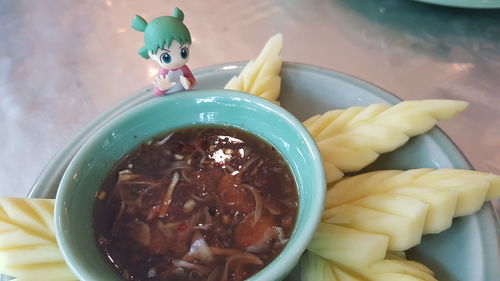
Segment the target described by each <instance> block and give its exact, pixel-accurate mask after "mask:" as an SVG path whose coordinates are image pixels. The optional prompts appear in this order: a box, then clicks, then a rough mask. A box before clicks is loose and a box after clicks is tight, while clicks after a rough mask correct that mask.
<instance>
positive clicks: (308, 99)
mask: <svg viewBox="0 0 500 281" xmlns="http://www.w3.org/2000/svg"><path fill="white" fill-rule="evenodd" d="M242 66H243V63H236V64H224V65H218V66H212V67H207V68H203V69H199V70H197V71H195V75H196V77H197V79H198V88H222V87H223V86H224V84H225V83H226V82H227V81H228V80H229V79H230V78H231V77H232V76H234V75H237V74H238V73H239V72H240V71H241V69H242ZM282 77H283V82H282V91H281V92H282V93H281V98H280V100H281V104H282V106H283V107H284V108H286V109H287V110H289V111H290V112H291V113H293V114H294V115H295V116H296V117H297V118H298V119H299V120H305V119H306V118H308V117H309V116H311V115H313V114H317V113H322V112H325V111H327V110H331V109H336V108H346V107H349V106H353V105H368V104H371V103H377V102H385V103H397V102H398V101H399V99H398V98H397V97H395V96H393V95H391V94H389V93H387V92H386V91H384V90H382V89H380V88H377V87H375V86H372V85H370V84H368V83H366V82H363V81H361V80H358V79H355V78H352V77H350V76H347V75H344V74H340V73H338V72H334V71H331V70H327V69H322V68H318V67H314V66H308V65H302V64H292V63H286V64H284V66H283V71H282ZM151 96H152V93H151V90H150V89H144V90H141V91H139V92H138V93H136V94H134V95H132V96H130V97H128V98H126V99H125V100H124V101H122V102H121V103H119V104H117V105H115V106H114V107H113V108H111V109H109V110H108V111H106V112H105V113H103V114H102V115H100V116H99V117H97V118H96V119H95V120H94V121H93V122H92V123H91V124H89V125H88V126H87V127H86V128H84V129H83V130H81V131H80V133H79V134H78V135H77V136H75V137H74V139H73V140H72V141H71V142H70V143H69V144H68V145H67V146H66V147H65V148H64V149H63V150H62V151H61V152H60V153H59V154H58V155H56V156H55V157H54V158H53V159H52V160H51V161H50V163H49V164H48V165H47V167H46V168H45V169H44V171H43V172H42V173H41V175H40V176H39V178H38V179H37V181H36V182H35V184H34V186H33V188H32V190H31V192H30V194H29V196H30V197H45V198H54V196H55V194H56V191H57V187H58V185H59V181H60V179H61V176H62V174H63V172H64V170H65V169H66V167H67V165H68V163H69V161H70V160H71V159H72V157H73V156H74V154H75V153H76V152H77V151H78V149H79V147H80V146H81V145H82V143H83V142H84V141H85V140H86V139H87V138H88V136H90V135H92V133H93V132H95V131H96V130H98V129H99V128H100V127H102V126H103V124H105V123H106V122H107V121H109V120H110V119H112V118H113V117H114V116H116V115H117V114H119V113H121V112H123V111H125V110H127V109H129V108H131V107H133V106H135V105H137V104H139V103H142V102H144V101H145V100H147V99H150V98H151ZM304 105H307V106H304ZM450 122H453V120H452V121H450ZM422 167H427V168H462V169H469V168H471V166H470V164H469V163H468V161H467V160H466V159H465V157H464V156H463V155H462V154H461V152H460V151H459V150H458V149H457V147H456V146H455V145H454V144H453V142H452V141H451V140H450V139H448V137H447V136H446V135H445V134H444V133H443V132H442V131H441V130H439V129H437V128H435V129H433V130H431V131H430V132H429V133H427V134H425V135H422V136H419V137H416V138H413V139H411V140H410V142H408V143H407V144H406V145H405V146H404V147H402V148H400V149H398V150H396V151H394V152H392V153H388V154H385V155H383V156H382V157H380V158H379V160H377V162H376V163H374V164H373V165H371V166H370V167H368V169H369V170H376V169H389V168H393V169H411V168H422ZM408 256H409V258H411V259H415V260H417V261H420V262H423V263H424V264H426V265H427V266H428V267H430V268H431V269H432V270H433V271H434V272H435V273H436V277H437V279H438V280H440V281H458V280H491V281H493V280H498V276H500V267H499V266H498V265H499V264H500V230H499V229H498V222H497V221H496V217H495V214H494V211H493V208H492V206H491V204H490V203H487V204H485V205H484V206H483V208H482V209H481V210H480V211H479V212H477V213H476V214H475V215H472V216H468V217H464V218H458V219H455V220H454V222H453V226H452V227H451V228H450V229H448V230H447V231H445V232H443V233H440V234H438V235H426V236H424V239H423V242H422V243H421V244H420V245H419V246H418V247H415V248H414V249H412V250H411V251H409V253H408ZM299 270H300V269H299V268H297V269H296V271H295V272H294V273H292V274H291V275H290V276H289V277H288V278H287V280H290V281H299V280H300V279H299V274H298V271H299Z"/></svg>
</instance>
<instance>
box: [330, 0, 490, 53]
mask: <svg viewBox="0 0 500 281" xmlns="http://www.w3.org/2000/svg"><path fill="white" fill-rule="evenodd" d="M338 3H339V4H341V5H343V6H344V7H345V8H346V9H350V10H352V11H353V12H355V13H357V14H359V15H361V16H362V17H363V18H365V19H366V20H368V21H369V22H370V24H376V25H378V26H379V27H380V28H379V30H380V33H381V34H380V33H379V34H372V36H374V37H376V36H377V35H382V36H383V38H384V40H388V42H387V43H388V44H393V45H401V44H405V46H404V47H406V48H410V49H412V50H414V51H417V52H425V53H427V54H429V55H433V56H434V57H436V58H438V59H440V60H449V59H451V58H452V52H456V51H459V52H465V53H467V54H470V55H474V54H477V53H481V54H485V53H486V54H488V55H495V56H496V55H500V9H489V10H485V9H462V8H451V7H444V6H437V5H430V4H425V3H421V2H416V1H409V0H370V1H366V0H339V1H338ZM365 36H367V35H365ZM368 36H369V35H368ZM408 36H411V37H412V40H409V39H408ZM408 44H410V45H409V46H408ZM457 47H458V49H454V48H457ZM461 57H466V56H461ZM453 60H454V61H456V56H453Z"/></svg>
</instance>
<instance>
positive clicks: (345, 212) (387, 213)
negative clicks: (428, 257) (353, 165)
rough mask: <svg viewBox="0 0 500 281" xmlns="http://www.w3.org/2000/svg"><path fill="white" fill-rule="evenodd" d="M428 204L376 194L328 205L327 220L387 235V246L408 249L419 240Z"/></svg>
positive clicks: (402, 197)
mask: <svg viewBox="0 0 500 281" xmlns="http://www.w3.org/2000/svg"><path fill="white" fill-rule="evenodd" d="M427 208H428V205H427V204H426V203H423V202H421V201H419V200H417V199H413V198H409V197H404V196H398V195H392V194H376V195H372V196H369V197H365V198H363V199H360V200H357V201H354V202H353V203H352V204H343V205H340V206H338V207H335V208H330V209H328V210H326V211H325V212H324V213H323V218H324V220H325V222H327V223H335V224H337V225H342V226H346V227H350V228H353V229H357V230H363V231H367V232H373V233H379V234H384V235H387V236H389V238H390V239H389V249H390V250H393V251H394V250H395V251H397V250H402V251H403V250H407V249H409V248H411V247H413V246H416V245H418V244H419V243H420V240H421V238H422V233H423V228H424V223H425V217H426V215H427Z"/></svg>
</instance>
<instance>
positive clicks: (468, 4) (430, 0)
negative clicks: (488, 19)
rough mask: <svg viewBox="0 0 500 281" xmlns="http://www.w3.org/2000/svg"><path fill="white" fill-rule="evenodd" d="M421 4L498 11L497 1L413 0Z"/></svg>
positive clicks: (499, 5) (498, 3) (498, 4)
mask: <svg viewBox="0 0 500 281" xmlns="http://www.w3.org/2000/svg"><path fill="white" fill-rule="evenodd" d="M414 1H417V2H421V3H427V4H435V5H439V6H446V7H454V8H471V9H499V8H500V1H499V0H488V1H484V0H479V1H478V0H476V1H474V0H452V1H450V0H414Z"/></svg>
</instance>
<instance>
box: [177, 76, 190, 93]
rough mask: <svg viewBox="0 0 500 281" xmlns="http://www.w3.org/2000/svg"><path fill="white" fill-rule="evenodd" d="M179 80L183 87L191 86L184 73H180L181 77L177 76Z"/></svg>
mask: <svg viewBox="0 0 500 281" xmlns="http://www.w3.org/2000/svg"><path fill="white" fill-rule="evenodd" d="M179 78H180V80H181V84H182V87H184V89H186V90H187V89H189V87H191V82H190V81H189V80H188V79H187V78H186V77H184V75H181V77H179Z"/></svg>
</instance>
